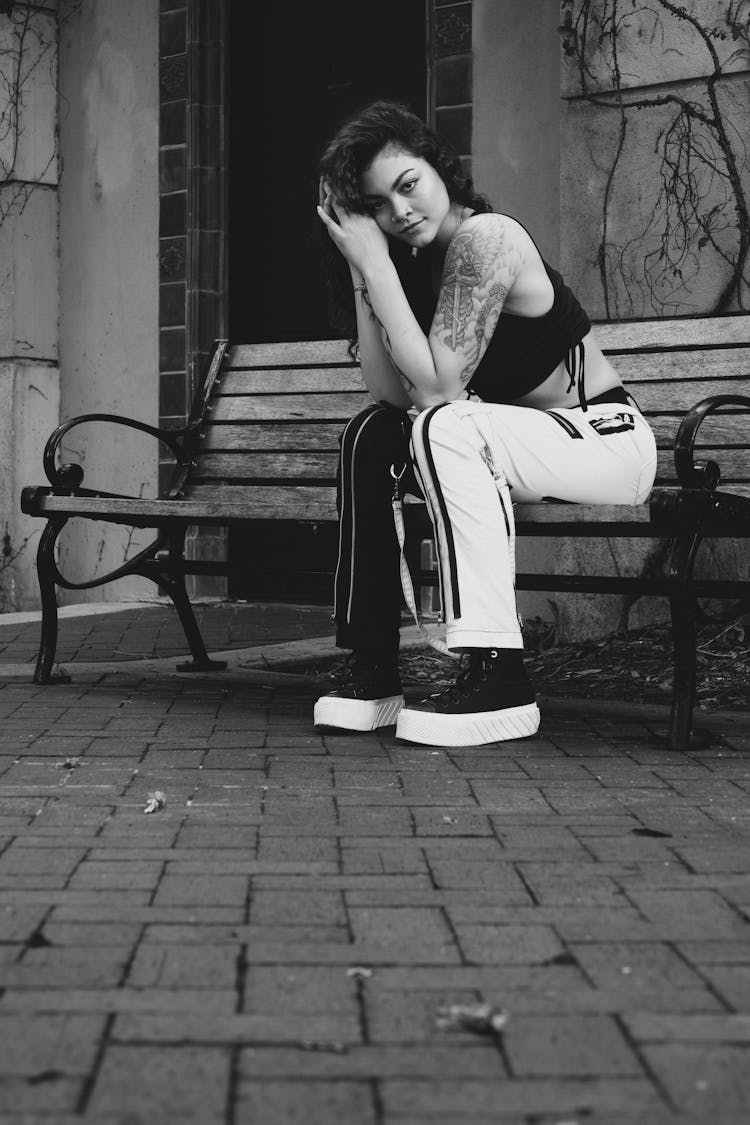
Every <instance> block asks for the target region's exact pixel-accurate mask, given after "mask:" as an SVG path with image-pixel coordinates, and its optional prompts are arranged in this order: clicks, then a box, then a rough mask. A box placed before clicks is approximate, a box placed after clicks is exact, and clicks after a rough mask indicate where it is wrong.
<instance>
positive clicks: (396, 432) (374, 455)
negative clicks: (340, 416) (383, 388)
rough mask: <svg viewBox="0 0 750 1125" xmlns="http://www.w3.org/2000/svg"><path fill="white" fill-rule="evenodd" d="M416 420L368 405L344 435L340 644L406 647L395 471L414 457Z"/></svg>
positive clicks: (381, 648)
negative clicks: (411, 452)
mask: <svg viewBox="0 0 750 1125" xmlns="http://www.w3.org/2000/svg"><path fill="white" fill-rule="evenodd" d="M410 432H411V419H410V418H409V416H408V414H406V413H405V412H404V411H402V410H398V409H396V408H395V407H390V406H382V405H376V406H371V407H368V409H367V410H364V411H363V412H362V413H361V414H358V415H357V416H356V417H355V418H352V420H351V421H350V422H349V423H348V425H347V427H346V429H345V430H344V433H343V434H342V438H341V457H340V462H339V476H338V510H339V558H338V565H337V567H336V581H335V614H334V616H335V620H336V643H337V644H338V645H339V646H340V647H342V648H351V649H357V650H359V651H365V650H367V651H372V652H379V653H384V654H385V653H390V652H393V654H394V656H395V652H396V651H397V649H398V632H399V624H400V620H401V577H400V571H399V549H398V540H397V538H396V531H395V528H394V525H393V509H392V507H391V497H392V495H393V478H392V476H391V466H392V465H396V467H397V469H398V470H400V469H401V467H402V466H403V465H404V464H407V463H408V464H410V460H409V434H410Z"/></svg>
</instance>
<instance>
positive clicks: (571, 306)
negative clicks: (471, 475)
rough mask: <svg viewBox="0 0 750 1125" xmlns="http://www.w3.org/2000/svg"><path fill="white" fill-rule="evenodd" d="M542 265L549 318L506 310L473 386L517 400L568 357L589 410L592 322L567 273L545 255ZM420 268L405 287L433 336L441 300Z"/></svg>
mask: <svg viewBox="0 0 750 1125" xmlns="http://www.w3.org/2000/svg"><path fill="white" fill-rule="evenodd" d="M524 229H526V228H525V227H524ZM527 233H528V232H527ZM529 237H531V236H529ZM532 241H533V239H532ZM534 245H535V246H536V243H534ZM417 261H418V260H417ZM417 261H415V262H414V265H415V266H416V265H417ZM542 263H543V265H544V268H545V270H546V271H547V276H548V278H549V279H550V281H551V282H552V290H553V294H554V296H553V301H552V308H551V309H550V310H549V312H547V313H545V314H544V316H535V317H528V316H515V315H514V314H513V313H506V312H502V313H501V314H500V316H499V318H498V322H497V325H496V327H495V331H494V332H493V334H492V337H491V338H490V341H489V343H488V345H487V350H486V351H485V353H484V355H483V356H482V359H481V361H480V363H479V366H478V367H477V369H476V371H475V372H474V374H473V376H472V378H471V381H470V383H469V385H468V388H467V389H468V391H469V393H470V394H471V393H472V392H474V393H475V394H477V395H479V396H480V398H482V399H484V401H485V402H515V400H516V399H519V398H521V397H522V396H523V395H526V394H528V393H529V391H533V390H534V388H535V387H538V386H540V385H541V384H542V383H543V382H544V380H545V379H546V378H547V377H548V376H549V375H551V374H552V372H553V371H554V370H555V368H556V367H557V366H558V364H559V363H560V361H561V360H565V365H566V370H567V372H568V376H569V377H570V387H569V389H570V390H572V389H573V387H574V386H576V384H577V385H578V397H579V401H580V403H581V406H583V408H584V409H585V408H586V399H585V395H584V389H583V382H584V348H583V344H582V343H581V341H582V340H583V338H584V336H585V335H586V334H587V333H588V332H589V331H590V329H591V322H590V320H589V318H588V316H587V315H586V313H585V311H584V309H583V308H582V307H581V305H580V303H579V301H578V298H577V297H576V296H575V294H574V293H573V291H572V290H571V289H569V288H568V286H567V285H566V284H565V282H564V281H563V279H562V276H561V275H560V274H559V273H558V272H557V270H553V269H552V268H551V266H548V265H547V263H546V262H545V261H544V259H542ZM420 272H421V271H420V270H413V271H412V272H411V278H410V279H409V281H410V282H411V284H408V283H406V282H405V286H404V288H405V291H406V296H407V298H408V300H409V302H410V304H411V306H412V309H413V310H414V314H415V316H416V317H417V320H418V321H419V323H420V326H421V327H422V330H423V331H424V332H425V334H427V333H428V332H429V330H430V325H431V323H432V318H433V316H434V315H435V307H436V305H437V298H436V296H435V294H434V293H433V291H432V289H431V288H430V287H429V278H428V275H427V272H426V270H425V272H424V276H423V278H418V276H417V275H418V273H420ZM420 282H421V284H420ZM423 284H426V285H427V291H426V292H425V290H424V289H422V285H423ZM420 290H421V291H420ZM427 294H429V296H427Z"/></svg>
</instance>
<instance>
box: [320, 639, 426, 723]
mask: <svg viewBox="0 0 750 1125" xmlns="http://www.w3.org/2000/svg"><path fill="white" fill-rule="evenodd" d="M403 705H404V693H403V688H402V687H401V679H400V677H399V674H398V667H397V666H396V665H395V664H392V663H379V662H378V661H377V660H375V659H369V658H367V657H363V656H357V654H356V653H352V655H351V656H350V657H349V659H348V661H347V667H346V675H345V679H344V681H343V683H342V684H341V685H340V686H339V687H337V688H336V689H335V690H334V691H330V692H328V694H327V695H322V696H321V697H320V699H319V700H318V701H317V703H316V704H315V711H314V713H313V722H314V723H315V726H316V727H339V728H341V729H343V730H377V728H378V727H388V726H392V725H393V724H394V723H395V722H396V718H397V717H398V713H399V711H400V710H401V708H402V707H403Z"/></svg>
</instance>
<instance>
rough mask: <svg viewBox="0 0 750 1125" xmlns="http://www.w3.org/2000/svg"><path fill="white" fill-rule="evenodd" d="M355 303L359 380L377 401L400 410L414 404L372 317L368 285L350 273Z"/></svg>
mask: <svg viewBox="0 0 750 1125" xmlns="http://www.w3.org/2000/svg"><path fill="white" fill-rule="evenodd" d="M352 285H353V287H354V303H355V307H356V312H357V342H358V344H359V361H360V368H361V371H362V379H363V381H364V384H365V386H366V387H367V389H368V391H369V392H370V394H371V395H372V397H373V398H374V399H375V401H376V402H388V403H390V404H391V406H397V407H399V408H400V409H401V410H408V409H409V407H410V406H412V405H413V403H412V399H411V397H410V395H409V393H408V389H407V387H406V385H405V384H404V383H403V381H402V377H401V376H400V373H399V372H397V371H396V368H395V367H394V365H393V361H392V360H391V357H390V356H389V354H388V351H387V349H386V346H385V342H384V338H383V328H382V325H381V324H380V322H379V320H378V318H377V317H376V315H375V312H374V310H373V307H372V304H371V303H370V294H369V292H368V289H367V283H366V282H365V280H364V278H363V277H362V275H361V274H358V273H356V272H355V271H354V270H352Z"/></svg>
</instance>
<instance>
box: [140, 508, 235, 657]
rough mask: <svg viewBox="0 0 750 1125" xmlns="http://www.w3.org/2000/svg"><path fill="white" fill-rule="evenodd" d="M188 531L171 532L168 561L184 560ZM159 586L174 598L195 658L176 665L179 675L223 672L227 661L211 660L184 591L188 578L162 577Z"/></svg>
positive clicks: (169, 575)
mask: <svg viewBox="0 0 750 1125" xmlns="http://www.w3.org/2000/svg"><path fill="white" fill-rule="evenodd" d="M186 530H187V529H186V528H183V529H182V530H181V531H177V532H172V533H171V534H170V536H169V558H170V559H175V560H182V558H183V552H184V546H185V534H186ZM156 581H157V582H158V584H159V585H160V586H161V587H162V589H163V590H164V592H165V593H166V594H168V595H169V597H170V598H171V599H172V604H173V605H174V607H175V609H176V610H177V615H178V617H179V619H180V624H181V625H182V629H183V632H184V633H185V639H186V640H187V643H188V647H189V648H190V652H191V654H192V657H193V659H192V660H187V661H184V662H183V663H182V664H178V665H177V671H178V672H222V671H223V670H224V669H225V668H226V666H227V662H226V660H211V658H210V657H209V655H208V651H207V649H206V646H205V644H204V643H203V637H202V636H201V631H200V629H199V627H198V622H197V621H196V619H195V613H194V612H193V607H192V605H191V604H190V598H189V597H188V593H187V590H186V588H185V576H184V574H181V573H172V574H166V575H165V574H160V575H159V576H158V578H157V579H156Z"/></svg>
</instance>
